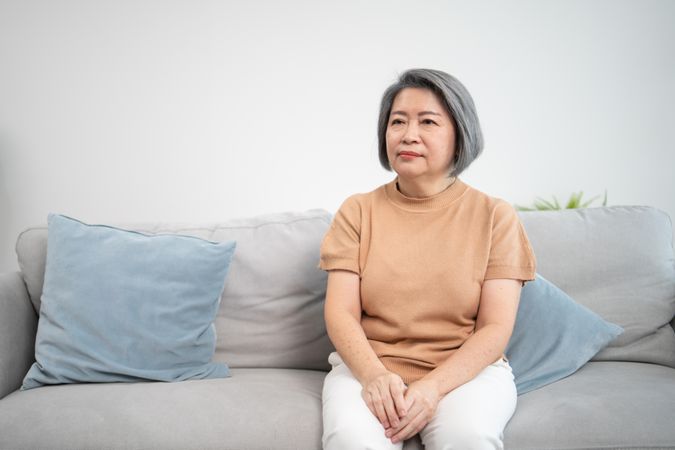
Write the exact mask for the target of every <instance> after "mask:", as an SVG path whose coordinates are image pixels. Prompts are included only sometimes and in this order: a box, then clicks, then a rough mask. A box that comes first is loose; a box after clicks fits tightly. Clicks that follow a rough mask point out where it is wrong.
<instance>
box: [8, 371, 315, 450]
mask: <svg viewBox="0 0 675 450" xmlns="http://www.w3.org/2000/svg"><path fill="white" fill-rule="evenodd" d="M325 375H326V374H325V373H324V372H320V371H310V370H292V369H232V377H231V378H221V379H211V380H191V381H182V382H178V383H161V382H139V383H106V384H72V385H56V386H46V387H43V388H40V389H32V390H28V391H16V392H14V393H12V394H10V395H9V396H7V397H5V398H4V399H2V400H1V401H0V430H2V433H0V448H3V449H14V450H20V449H38V448H42V449H47V448H49V449H54V450H57V449H63V450H66V449H68V450H75V449H95V448H111V449H112V448H115V449H158V450H159V449H162V450H164V449H166V450H170V449H176V450H190V449H195V450H205V449H250V450H256V449H259V450H269V449H271V448H274V449H288V450H296V449H320V448H321V433H322V425H321V388H322V386H323V378H324V376H325Z"/></svg>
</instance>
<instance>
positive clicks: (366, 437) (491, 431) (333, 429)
mask: <svg viewBox="0 0 675 450" xmlns="http://www.w3.org/2000/svg"><path fill="white" fill-rule="evenodd" d="M328 361H329V362H330V363H331V365H332V366H333V369H332V370H331V371H330V373H329V374H328V375H327V376H326V379H325V381H324V385H323V439H322V441H323V448H324V449H326V450H333V449H335V450H345V449H349V450H352V449H372V450H379V449H396V450H401V449H402V448H403V443H402V442H399V443H397V444H392V443H391V441H390V440H389V439H387V437H386V436H385V435H384V427H383V426H382V424H381V423H380V422H379V420H377V418H376V417H375V416H374V415H373V413H372V412H370V410H369V409H368V406H367V405H366V402H365V401H364V400H363V398H362V397H361V389H362V387H361V383H359V381H358V380H357V379H356V378H355V377H354V375H352V372H351V371H350V370H349V368H348V367H347V365H346V364H344V362H343V361H342V359H341V358H340V356H339V355H338V354H337V353H336V352H333V353H331V355H330V357H329V358H328ZM516 401H517V392H516V385H515V383H514V378H513V372H512V371H511V366H510V365H509V363H508V362H507V361H505V360H503V359H502V358H499V359H498V360H497V361H495V362H494V363H492V364H491V365H489V366H487V367H486V368H485V369H483V370H482V371H481V372H480V373H479V374H478V375H476V376H475V377H474V378H473V379H472V380H471V381H468V382H466V383H464V384H463V385H461V386H459V387H458V388H456V389H454V390H453V391H451V392H449V393H448V394H446V395H445V397H443V398H442V399H441V401H440V402H439V403H438V408H437V410H436V414H435V415H434V418H433V419H432V420H431V421H430V422H429V423H428V424H427V426H426V427H424V429H422V431H420V437H421V438H422V442H423V443H424V448H425V449H427V450H440V449H461V450H472V449H490V450H492V449H503V448H504V444H503V442H502V440H503V438H504V427H506V424H507V423H508V421H509V420H510V419H511V416H512V415H513V413H514V412H515V410H516Z"/></svg>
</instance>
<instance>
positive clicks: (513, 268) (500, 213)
mask: <svg viewBox="0 0 675 450" xmlns="http://www.w3.org/2000/svg"><path fill="white" fill-rule="evenodd" d="M535 270H536V259H535V256H534V251H532V246H531V245H530V241H529V239H528V237H527V234H526V233H525V228H524V227H523V224H522V223H521V222H520V218H519V217H518V213H516V210H515V209H514V208H513V206H511V205H510V204H509V203H507V202H505V201H501V202H500V203H499V204H497V206H496V207H495V209H494V212H493V218H492V232H491V237H490V256H489V258H488V265H487V269H486V271H485V277H484V279H486V280H489V279H494V278H510V279H515V280H522V281H532V280H534V275H535ZM523 284H524V283H523Z"/></svg>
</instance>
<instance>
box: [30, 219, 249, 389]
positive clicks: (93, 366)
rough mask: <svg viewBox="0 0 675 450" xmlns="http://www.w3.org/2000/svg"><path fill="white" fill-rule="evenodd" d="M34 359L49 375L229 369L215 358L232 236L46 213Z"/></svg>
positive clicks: (90, 378)
mask: <svg viewBox="0 0 675 450" xmlns="http://www.w3.org/2000/svg"><path fill="white" fill-rule="evenodd" d="M48 224H49V228H48V237H47V262H46V268H45V281H44V288H43V292H42V298H41V301H42V306H41V308H40V318H39V322H38V331H37V335H36V342H35V363H34V364H33V365H32V366H31V368H30V370H29V371H28V374H27V375H26V377H25V378H24V380H23V385H22V387H21V389H22V390H25V389H31V388H35V387H39V386H42V385H47V384H62V383H80V382H115V381H126V382H130V381H141V380H157V381H180V380H186V379H190V378H222V377H227V376H229V370H228V367H227V365H225V364H217V363H212V362H211V358H212V357H213V354H214V351H215V343H216V335H215V327H214V325H213V321H214V319H215V316H216V313H217V311H218V306H219V303H220V295H221V293H222V291H223V288H224V283H225V277H226V275H227V272H228V268H229V265H230V261H231V260H232V256H233V254H234V250H235V247H236V243H235V242H234V241H228V242H222V243H215V242H209V241H206V240H203V239H199V238H195V237H190V236H178V235H154V236H152V235H145V234H141V233H137V232H133V231H126V230H121V229H118V228H114V227H109V226H105V225H87V224H84V223H82V222H79V221H77V220H75V219H72V218H69V217H65V216H62V215H56V214H50V215H49V218H48Z"/></svg>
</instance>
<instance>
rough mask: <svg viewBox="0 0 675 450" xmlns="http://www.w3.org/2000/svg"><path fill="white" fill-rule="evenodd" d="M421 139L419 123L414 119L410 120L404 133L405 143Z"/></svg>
mask: <svg viewBox="0 0 675 450" xmlns="http://www.w3.org/2000/svg"><path fill="white" fill-rule="evenodd" d="M418 141H419V134H418V128H417V124H416V123H415V122H414V121H412V120H411V121H410V122H409V123H408V126H407V127H406V130H405V133H404V134H403V143H405V144H411V143H413V142H418Z"/></svg>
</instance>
